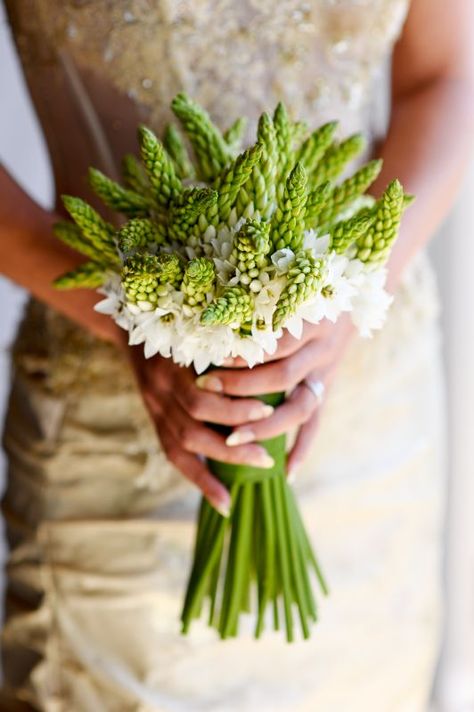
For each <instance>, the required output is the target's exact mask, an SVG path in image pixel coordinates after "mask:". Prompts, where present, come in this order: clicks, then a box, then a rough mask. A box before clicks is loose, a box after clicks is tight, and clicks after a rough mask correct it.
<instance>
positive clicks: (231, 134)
mask: <svg viewBox="0 0 474 712" xmlns="http://www.w3.org/2000/svg"><path fill="white" fill-rule="evenodd" d="M246 128H247V119H246V117H245V116H241V117H240V118H238V119H237V120H236V121H234V123H233V124H232V126H230V127H229V128H228V129H227V131H226V132H225V133H224V141H225V142H226V144H227V145H228V147H229V150H230V151H231V153H232V154H233V155H234V154H236V153H237V152H238V151H239V150H240V145H241V143H242V139H243V137H244V134H245V129H246Z"/></svg>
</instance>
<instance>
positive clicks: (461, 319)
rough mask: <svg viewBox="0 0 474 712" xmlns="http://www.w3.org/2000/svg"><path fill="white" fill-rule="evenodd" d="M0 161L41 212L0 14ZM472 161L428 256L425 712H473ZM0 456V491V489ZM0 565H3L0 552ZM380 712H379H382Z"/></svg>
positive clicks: (3, 307)
mask: <svg viewBox="0 0 474 712" xmlns="http://www.w3.org/2000/svg"><path fill="white" fill-rule="evenodd" d="M0 88H1V91H0V96H1V97H2V104H1V111H0V160H1V161H2V162H3V163H4V164H5V165H6V167H7V169H8V170H9V171H10V173H12V175H13V176H14V177H15V178H16V180H17V181H18V182H19V183H20V184H21V185H22V186H23V187H24V188H25V190H27V192H28V193H29V194H30V195H31V196H32V197H33V198H34V199H35V200H37V201H38V202H39V203H40V204H41V205H43V206H45V207H49V206H50V205H51V200H52V194H53V187H52V180H51V174H50V170H49V165H48V158H47V153H46V150H45V146H44V143H43V140H42V136H41V133H40V130H39V127H38V125H37V122H36V118H35V116H34V113H33V111H32V108H31V104H30V101H29V98H28V94H27V91H26V88H25V85H24V81H23V77H22V75H21V70H20V67H19V65H18V62H17V59H16V55H15V50H14V48H13V45H12V42H11V38H10V35H9V31H8V27H7V25H6V21H5V18H4V16H3V9H2V7H1V6H0ZM473 196H474V161H471V167H470V170H469V172H468V175H467V176H466V180H465V182H464V186H463V189H462V190H461V193H460V195H459V198H458V201H457V204H456V206H455V208H454V210H453V211H452V214H451V215H450V217H449V218H448V220H447V221H446V223H445V225H444V226H443V227H442V229H441V230H440V233H439V234H438V235H437V236H436V238H435V239H434V241H433V244H432V246H431V248H430V251H431V254H432V258H433V261H434V263H435V266H436V269H437V272H438V276H439V284H440V289H441V295H442V304H443V330H444V342H445V367H446V382H447V394H446V395H447V399H446V403H447V409H448V423H449V430H450V437H449V457H448V468H449V473H448V498H447V526H446V562H445V582H446V608H445V634H444V642H443V649H442V651H441V658H440V665H439V670H438V675H437V679H436V682H435V691H434V700H435V701H434V708H433V712H474V368H473V365H474V318H473V311H474V278H473V272H472V265H473V264H474V200H473ZM25 298H26V297H25V294H24V292H23V291H22V290H20V289H19V288H18V287H16V286H14V285H13V284H11V283H10V282H8V281H7V280H6V279H3V278H2V277H1V276H0V430H1V424H2V422H3V415H4V411H5V401H6V398H7V395H8V385H9V368H10V364H9V345H10V343H11V341H12V339H13V337H14V334H15V330H16V326H17V323H18V319H19V318H20V316H21V312H22V307H23V304H24V302H25ZM4 477H5V474H4V459H3V457H2V456H1V453H0V487H1V488H2V489H3V483H4ZM0 551H1V558H2V560H1V563H2V564H3V561H4V558H5V551H4V547H3V543H2V547H1V550H0ZM0 582H1V570H0ZM380 712H383V711H382V710H381V711H380Z"/></svg>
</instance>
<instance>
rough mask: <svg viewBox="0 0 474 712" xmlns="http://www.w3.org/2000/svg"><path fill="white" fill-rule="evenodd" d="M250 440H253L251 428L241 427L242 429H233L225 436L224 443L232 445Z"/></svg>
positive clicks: (249, 441) (253, 434) (242, 443)
mask: <svg viewBox="0 0 474 712" xmlns="http://www.w3.org/2000/svg"><path fill="white" fill-rule="evenodd" d="M252 440H255V433H254V432H253V430H250V428H242V430H234V432H233V433H231V434H230V435H229V436H228V437H227V439H226V441H225V444H226V445H229V446H230V447H233V446H234V445H244V444H245V443H251V442H252Z"/></svg>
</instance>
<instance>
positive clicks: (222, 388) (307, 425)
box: [196, 315, 354, 476]
mask: <svg viewBox="0 0 474 712" xmlns="http://www.w3.org/2000/svg"><path fill="white" fill-rule="evenodd" d="M353 333H354V327H353V326H352V323H351V320H350V317H349V316H347V315H344V316H342V317H341V318H339V319H338V321H337V322H336V323H335V324H333V323H331V322H330V321H327V320H325V321H323V322H321V323H320V324H317V325H312V324H306V325H305V328H304V330H303V335H302V337H301V339H295V338H294V337H292V336H291V335H290V334H289V333H288V332H286V333H285V334H284V336H283V337H282V338H281V339H280V341H279V345H278V350H277V351H276V353H275V354H273V355H272V356H269V357H268V358H267V359H266V361H265V363H264V364H262V365H259V366H255V367H254V368H252V369H249V368H246V364H245V362H244V361H243V360H241V359H233V360H232V361H229V362H228V363H227V364H226V365H229V366H232V370H227V369H222V368H220V369H216V370H213V371H212V373H210V374H206V375H204V376H200V377H199V378H198V379H197V381H196V383H197V385H198V386H199V387H200V388H203V389H205V390H209V391H214V392H217V393H222V394H226V395H231V396H257V395H261V394H264V393H277V392H280V391H285V392H286V391H288V392H289V393H290V395H289V396H288V397H287V398H286V400H285V402H284V403H283V404H282V405H281V406H279V407H278V408H276V409H275V411H274V412H273V414H272V415H271V416H269V417H268V418H265V419H264V420H260V421H258V422H252V423H248V424H244V425H239V426H238V427H237V428H235V429H234V430H233V431H232V433H231V434H230V435H229V437H228V438H227V444H228V445H229V446H231V447H232V446H235V445H242V444H244V443H250V442H254V441H261V440H266V439H268V438H272V437H275V436H276V435H280V434H281V433H286V432H289V431H291V430H293V429H295V428H297V429H298V434H297V437H296V440H295V443H294V446H293V448H292V450H291V452H290V454H289V458H288V473H289V475H290V476H291V475H293V474H294V472H295V471H296V470H297V469H298V467H299V465H300V464H301V462H302V461H303V460H304V457H305V455H306V453H307V451H308V449H309V446H310V445H311V442H312V440H313V437H314V434H315V432H316V430H317V427H318V422H319V415H320V406H321V398H318V396H317V394H315V393H313V391H312V389H311V388H310V387H309V386H308V385H307V383H305V381H311V382H313V383H315V382H318V381H320V382H321V383H322V384H323V385H324V389H325V391H327V389H328V387H329V386H330V384H331V382H332V380H333V378H334V373H335V371H336V369H337V366H338V364H339V362H340V360H341V358H342V355H343V353H344V352H345V349H346V347H347V345H348V343H349V342H350V340H351V338H352V335H353Z"/></svg>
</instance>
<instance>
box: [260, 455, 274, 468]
mask: <svg viewBox="0 0 474 712" xmlns="http://www.w3.org/2000/svg"><path fill="white" fill-rule="evenodd" d="M274 464H275V460H274V459H273V457H270V455H269V454H268V452H265V453H262V455H260V457H259V458H258V467H264V468H265V469H267V470H268V469H270V467H273V465H274Z"/></svg>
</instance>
